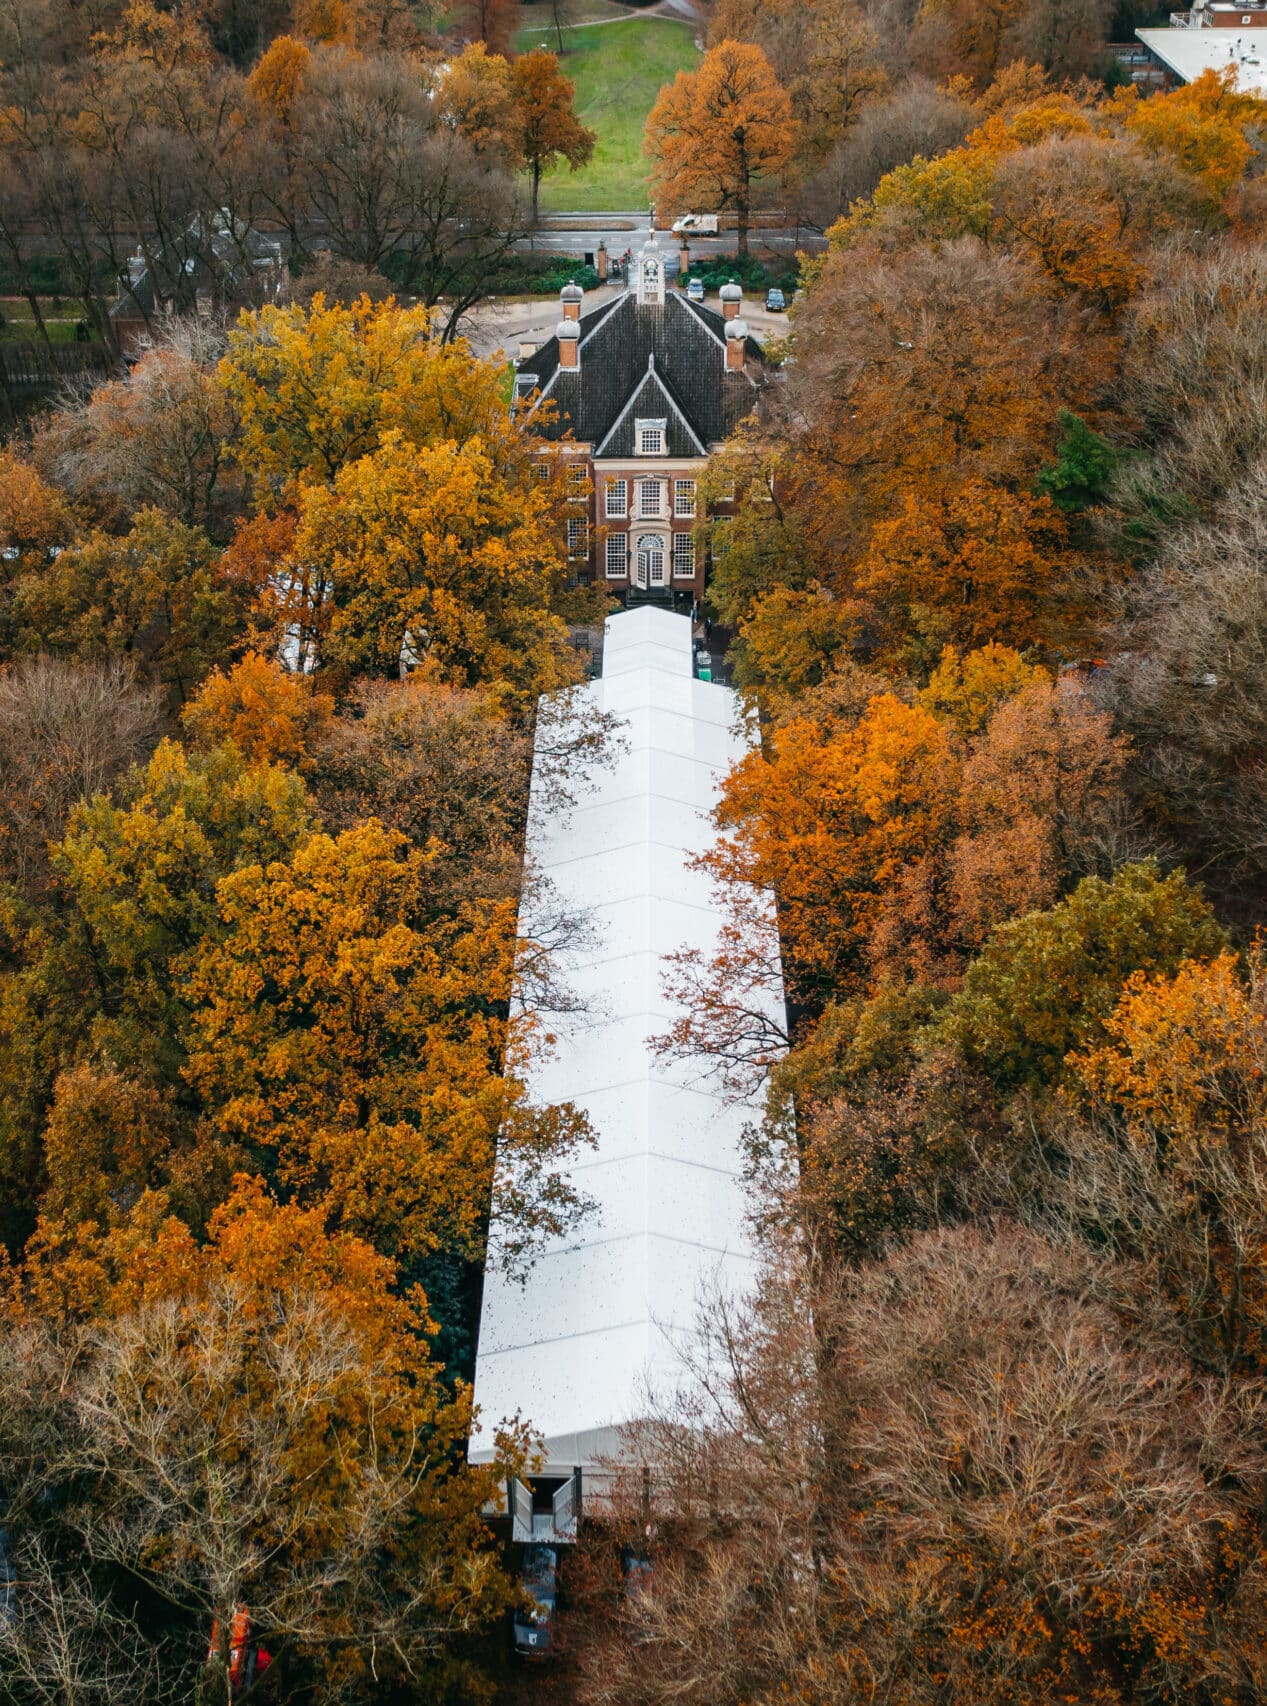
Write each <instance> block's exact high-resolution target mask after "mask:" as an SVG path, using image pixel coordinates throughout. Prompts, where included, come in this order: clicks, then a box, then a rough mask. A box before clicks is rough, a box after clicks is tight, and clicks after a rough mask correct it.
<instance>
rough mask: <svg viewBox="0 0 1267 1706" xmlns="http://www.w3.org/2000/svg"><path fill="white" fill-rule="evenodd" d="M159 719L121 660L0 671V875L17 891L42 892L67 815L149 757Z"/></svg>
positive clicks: (51, 661) (155, 702)
mask: <svg viewBox="0 0 1267 1706" xmlns="http://www.w3.org/2000/svg"><path fill="white" fill-rule="evenodd" d="M161 717H162V706H161V703H160V700H159V696H158V694H157V693H156V692H154V690H153V689H146V688H144V687H142V686H140V685H139V684H138V683H137V681H136V680H135V678H134V676H133V675H132V672H131V671H130V670H129V669H128V668H127V667H126V665H124V664H123V663H122V662H121V661H120V660H119V659H110V660H107V661H106V662H104V663H101V664H85V663H70V662H65V661H63V660H61V659H57V658H53V657H49V656H47V655H44V656H38V657H32V658H20V659H18V660H17V661H16V662H14V663H12V664H10V665H9V666H8V667H7V668H6V669H5V670H4V672H3V673H2V674H0V870H2V871H3V873H4V876H5V878H6V880H7V881H9V882H11V883H13V884H14V886H15V887H16V889H17V890H18V891H19V892H20V893H22V894H24V895H26V896H27V897H28V898H32V899H34V898H37V897H40V896H42V895H44V894H45V893H46V892H47V889H48V886H49V884H50V883H51V882H52V880H53V879H52V869H51V866H50V863H49V847H50V844H52V843H56V842H58V841H60V840H61V838H62V836H63V834H64V833H65V830H66V824H67V821H68V819H69V817H70V814H71V812H72V810H73V809H74V807H75V806H77V805H78V804H79V802H80V801H81V800H86V799H91V798H92V797H93V796H94V795H96V794H103V793H105V792H106V791H107V790H108V789H109V788H111V787H112V786H113V785H114V784H115V783H116V782H118V781H119V780H120V778H122V777H124V776H126V774H127V772H128V771H129V770H130V769H131V768H132V766H133V765H134V764H137V763H139V762H141V761H142V760H144V759H145V758H146V757H148V755H149V752H150V750H151V749H152V748H153V746H154V745H156V744H157V740H158V736H159V732H160V727H161Z"/></svg>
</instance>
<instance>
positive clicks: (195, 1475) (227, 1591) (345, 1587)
mask: <svg viewBox="0 0 1267 1706" xmlns="http://www.w3.org/2000/svg"><path fill="white" fill-rule="evenodd" d="M431 1330H432V1324H431V1322H430V1321H429V1319H428V1312H427V1300H426V1298H425V1297H424V1296H423V1295H422V1294H421V1293H420V1292H419V1291H418V1290H417V1289H414V1290H412V1291H409V1292H405V1293H404V1294H403V1295H402V1291H401V1288H400V1286H399V1283H398V1280H397V1274H396V1270H395V1268H394V1266H393V1264H392V1263H391V1262H390V1261H389V1260H387V1259H386V1258H385V1257H383V1256H382V1255H380V1254H378V1253H377V1252H375V1251H374V1250H373V1249H371V1248H370V1247H369V1246H368V1245H367V1244H365V1243H364V1242H362V1241H361V1240H359V1239H356V1238H353V1237H350V1236H348V1235H346V1234H335V1235H331V1234H330V1233H328V1231H327V1230H326V1227H325V1225H324V1223H323V1219H322V1216H321V1214H320V1212H316V1211H307V1210H303V1209H300V1208H297V1207H295V1206H293V1205H290V1206H284V1205H279V1204H278V1203H277V1202H276V1201H275V1200H273V1199H272V1198H271V1197H270V1196H269V1194H268V1193H267V1191H266V1190H265V1189H264V1188H263V1186H262V1184H261V1182H260V1181H259V1180H258V1179H249V1178H246V1177H239V1178H238V1179H237V1180H236V1181H235V1183H234V1187H233V1190H232V1192H231V1195H230V1196H229V1198H228V1200H227V1201H226V1202H225V1203H224V1204H223V1205H222V1206H221V1207H220V1208H219V1209H217V1210H216V1212H215V1214H214V1215H213V1216H212V1218H211V1222H210V1226H209V1228H208V1236H207V1238H206V1240H205V1242H203V1243H201V1244H199V1243H197V1242H195V1240H194V1238H193V1236H192V1235H191V1234H190V1232H189V1230H188V1228H187V1227H186V1226H185V1225H184V1224H183V1223H182V1222H181V1221H179V1220H177V1219H175V1218H174V1217H173V1216H172V1215H171V1214H170V1213H169V1212H168V1204H167V1201H166V1199H165V1198H164V1197H163V1195H162V1194H161V1193H146V1194H145V1195H143V1196H142V1197H140V1198H139V1199H138V1200H137V1201H136V1202H135V1204H134V1205H133V1206H132V1208H131V1209H130V1210H127V1211H122V1210H120V1211H118V1212H117V1213H116V1216H115V1219H114V1224H113V1225H112V1226H111V1227H110V1228H109V1229H108V1230H106V1231H104V1232H95V1231H93V1230H92V1229H90V1228H89V1227H80V1228H72V1227H70V1226H68V1225H66V1224H59V1223H50V1222H44V1223H43V1224H42V1225H41V1227H40V1229H39V1231H38V1232H37V1234H36V1236H35V1238H34V1239H33V1240H32V1243H31V1247H30V1250H29V1252H28V1261H27V1265H26V1268H25V1271H24V1272H23V1273H22V1274H21V1275H20V1277H19V1280H18V1283H17V1284H16V1285H15V1286H14V1288H13V1293H12V1294H11V1297H10V1299H9V1308H8V1309H7V1311H6V1312H5V1318H4V1319H3V1322H2V1323H0V1334H2V1335H3V1342H4V1344H5V1352H6V1354H5V1356H4V1357H3V1358H0V1370H2V1372H0V1383H2V1386H0V1391H2V1392H3V1398H2V1399H0V1412H3V1414H4V1423H3V1438H4V1447H5V1462H6V1486H7V1491H8V1492H9V1493H10V1494H13V1495H15V1496H13V1497H11V1498H10V1499H9V1501H8V1505H7V1509H6V1525H7V1527H8V1529H9V1539H10V1542H11V1544H13V1545H14V1546H15V1547H16V1549H17V1552H18V1555H19V1557H20V1558H21V1559H22V1562H23V1564H24V1565H26V1566H27V1568H24V1569H23V1572H22V1573H23V1577H24V1580H25V1581H26V1582H27V1583H28V1587H29V1591H24V1593H23V1594H22V1595H21V1596H19V1598H20V1600H21V1601H22V1603H21V1604H20V1605H19V1606H18V1607H17V1608H16V1611H15V1616H14V1618H13V1619H12V1620H11V1622H10V1624H9V1625H8V1626H7V1628H6V1635H7V1636H8V1637H9V1638H10V1639H9V1640H8V1641H7V1642H6V1648H5V1659H6V1661H9V1660H11V1659H12V1658H13V1656H14V1653H15V1649H19V1644H20V1649H19V1650H21V1651H23V1652H24V1653H25V1654H26V1655H28V1656H29V1657H31V1658H33V1659H36V1660H37V1661H38V1658H39V1655H40V1654H41V1651H42V1650H44V1651H46V1650H47V1643H45V1644H44V1647H43V1649H42V1648H41V1643H40V1641H39V1638H38V1637H39V1630H38V1628H36V1627H35V1626H34V1620H35V1619H36V1618H38V1616H39V1615H40V1613H41V1612H42V1613H43V1614H44V1616H45V1617H48V1616H50V1615H51V1616H53V1617H54V1618H56V1617H58V1616H59V1615H63V1614H64V1613H65V1611H66V1609H67V1608H68V1607H70V1606H73V1605H76V1604H77V1603H78V1601H77V1600H76V1599H75V1595H74V1584H75V1582H76V1580H77V1579H78V1578H79V1574H80V1570H81V1568H82V1567H83V1566H84V1565H87V1566H89V1568H90V1570H91V1574H92V1579H93V1584H94V1591H93V1593H92V1594H91V1595H90V1597H89V1601H88V1603H87V1604H85V1606H84V1608H83V1615H82V1618H81V1619H80V1620H78V1621H81V1622H82V1624H83V1628H82V1630H81V1631H77V1630H75V1629H71V1628H68V1629H67V1631H66V1638H65V1647H66V1652H67V1654H70V1653H74V1654H76V1655H78V1656H79V1657H81V1658H83V1657H86V1655H87V1654H88V1653H91V1652H93V1651H94V1648H93V1639H94V1635H95V1634H96V1633H97V1626H98V1625H99V1624H102V1623H104V1624H105V1625H107V1627H108V1626H109V1625H110V1624H111V1623H112V1622H117V1623H121V1624H122V1625H123V1627H124V1628H125V1629H126V1632H127V1634H128V1637H129V1639H128V1640H127V1642H126V1643H124V1645H125V1646H126V1649H127V1651H126V1656H125V1655H124V1654H122V1653H118V1654H111V1659H112V1663H111V1665H110V1666H109V1670H110V1672H111V1676H110V1680H111V1681H112V1683H113V1684H114V1686H113V1688H112V1689H111V1690H110V1693H111V1694H112V1695H113V1697H115V1698H127V1699H130V1700H141V1699H153V1698H155V1696H154V1694H153V1693H151V1692H150V1690H149V1689H148V1688H147V1687H146V1686H145V1685H144V1677H145V1668H146V1664H147V1663H148V1664H149V1665H150V1666H151V1667H153V1666H154V1665H155V1661H156V1660H158V1648H159V1644H160V1642H161V1648H162V1654H161V1660H159V1661H158V1662H159V1664H160V1666H161V1670H162V1672H163V1674H164V1677H165V1682H166V1685H167V1687H169V1688H173V1689H175V1690H176V1691H177V1692H178V1693H179V1695H180V1697H181V1698H184V1699H193V1698H206V1699H215V1698H219V1699H221V1700H228V1699H230V1698H232V1697H233V1695H234V1694H235V1692H236V1690H234V1689H233V1688H231V1686H230V1678H229V1657H230V1655H229V1647H230V1640H231V1633H230V1632H231V1630H232V1629H233V1627H234V1623H235V1613H236V1612H237V1611H238V1608H239V1607H244V1608H245V1609H246V1611H247V1612H248V1613H249V1616H250V1620H251V1628H252V1634H253V1640H257V1641H259V1642H260V1644H261V1646H265V1647H267V1649H268V1651H269V1652H270V1654H271V1655H272V1656H273V1657H274V1658H275V1659H280V1660H282V1663H283V1665H284V1666H285V1668H286V1669H287V1671H288V1672H289V1673H290V1674H291V1675H292V1676H293V1675H294V1674H295V1673H296V1667H298V1670H299V1673H300V1674H305V1673H306V1674H307V1675H308V1676H309V1677H310V1678H311V1679H312V1680H313V1682H314V1683H320V1681H321V1679H323V1678H324V1679H325V1681H326V1682H328V1683H330V1684H331V1686H334V1687H337V1689H338V1691H339V1692H342V1691H343V1690H344V1689H346V1688H347V1687H348V1686H349V1685H352V1684H353V1683H354V1682H355V1683H358V1684H363V1685H364V1686H365V1687H367V1688H368V1687H369V1679H370V1677H371V1676H373V1677H374V1678H375V1679H377V1685H378V1686H381V1685H382V1682H383V1680H384V1679H385V1677H386V1676H405V1675H408V1676H410V1677H413V1678H415V1679H416V1677H417V1675H418V1673H419V1671H423V1672H425V1671H426V1670H427V1669H428V1668H430V1667H431V1666H435V1667H436V1668H437V1669H439V1668H442V1667H446V1666H451V1665H452V1664H453V1662H454V1659H453V1656H452V1655H451V1654H449V1653H448V1651H447V1649H448V1643H449V1640H450V1638H451V1637H453V1636H460V1635H461V1634H463V1633H464V1632H467V1631H470V1630H473V1629H476V1628H478V1627H479V1626H480V1625H481V1624H482V1623H483V1622H484V1621H485V1619H487V1618H489V1617H492V1616H495V1615H496V1614H497V1613H498V1612H499V1611H501V1610H502V1609H503V1608H504V1606H505V1603H506V1599H507V1586H506V1582H505V1579H504V1577H503V1576H502V1574H501V1572H500V1570H499V1569H498V1567H497V1562H496V1558H495V1556H494V1554H493V1553H492V1551H491V1550H490V1547H489V1535H488V1531H487V1529H486V1527H485V1526H484V1524H483V1522H482V1521H481V1518H480V1507H481V1505H482V1503H483V1502H484V1501H485V1500H486V1499H487V1498H488V1497H489V1495H490V1493H491V1492H492V1490H493V1481H494V1476H493V1474H491V1473H490V1471H488V1470H478V1469H472V1468H470V1467H468V1466H467V1465H466V1463H465V1462H464V1454H463V1450H462V1447H463V1443H464V1441H465V1437H466V1434H467V1431H468V1428H469V1424H470V1394H469V1391H468V1390H467V1389H466V1388H464V1387H462V1386H461V1385H460V1384H459V1385H458V1387H457V1389H456V1391H454V1390H452V1389H451V1388H450V1387H449V1386H448V1385H447V1384H446V1383H445V1381H444V1380H443V1379H442V1370H441V1368H440V1366H439V1365H438V1364H437V1363H436V1362H435V1361H434V1360H433V1358H432V1356H431V1355H430V1354H429V1350H428V1343H427V1341H428V1335H429V1333H430V1332H431ZM18 1367H24V1368H25V1370H26V1378H25V1379H24V1380H23V1381H17V1380H14V1379H13V1378H12V1372H11V1371H14V1370H16V1369H17V1368H18ZM58 1370H60V1371H61V1378H60V1379H59V1378H58V1377H57V1372H58ZM53 1511H55V1512H56V1515H55V1516H53V1515H52V1512H53ZM70 1559H73V1567H72V1566H71V1565H70V1563H69V1562H68V1560H70ZM46 1563H47V1564H48V1565H50V1566H51V1567H49V1568H45V1567H43V1566H44V1565H45V1564H46ZM124 1580H125V1581H127V1582H128V1583H129V1584H130V1591H129V1593H128V1594H127V1595H126V1596H123V1598H122V1600H121V1603H120V1606H119V1607H117V1608H116V1607H112V1606H111V1603H110V1597H111V1596H110V1584H111V1582H112V1581H124ZM137 1582H143V1583H145V1584H147V1586H148V1588H149V1590H150V1591H151V1592H152V1593H154V1594H155V1595H156V1596H157V1597H158V1598H160V1599H161V1601H162V1603H163V1606H164V1615H163V1618H162V1619H161V1620H160V1622H161V1629H162V1633H161V1634H160V1633H159V1632H158V1631H157V1630H155V1629H154V1628H153V1627H151V1626H150V1625H149V1623H148V1622H147V1620H146V1619H143V1618H142V1619H137V1620H136V1621H135V1622H133V1618H135V1616H136V1614H135V1612H134V1611H132V1610H131V1609H130V1608H131V1607H132V1606H133V1605H134V1602H135V1599H136V1592H135V1587H136V1584H137ZM40 1590H43V1593H41V1591H40ZM71 1621H72V1623H73V1622H75V1621H76V1620H75V1619H72V1620H71ZM173 1625H174V1627H175V1630H176V1631H178V1632H179V1634H178V1637H177V1638H174V1639H173ZM209 1640H210V1642H211V1650H210V1655H208V1641H209ZM94 1656H95V1655H94ZM204 1666H209V1667H210V1674H209V1673H208V1672H207V1671H204V1670H203V1667H204ZM5 1668H6V1674H7V1675H9V1676H12V1674H13V1673H12V1671H11V1670H9V1668H8V1663H7V1662H6V1667H5ZM32 1668H36V1669H37V1670H38V1668H39V1666H38V1663H37V1665H36V1666H34V1667H32ZM279 1668H280V1667H279ZM200 1673H201V1674H200ZM262 1674H263V1672H261V1675H262ZM336 1678H337V1683H336V1682H335V1680H334V1679H336ZM204 1691H205V1692H204ZM319 1692H321V1693H325V1692H327V1690H326V1688H324V1687H320V1688H319ZM358 1692H359V1689H358Z"/></svg>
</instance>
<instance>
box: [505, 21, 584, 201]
mask: <svg viewBox="0 0 1267 1706" xmlns="http://www.w3.org/2000/svg"><path fill="white" fill-rule="evenodd" d="M510 87H511V93H512V94H513V96H514V100H515V108H516V142H517V144H518V153H519V154H520V156H521V157H522V159H523V162H524V164H525V165H526V166H527V168H528V179H529V182H530V183H531V185H532V217H533V221H534V223H535V221H536V218H537V206H538V202H539V200H540V196H541V179H542V176H543V174H545V173H546V172H549V171H551V170H552V169H553V168H554V167H555V166H557V165H558V164H559V162H560V161H565V162H566V163H567V165H568V166H570V167H571V168H572V170H573V171H575V170H576V169H577V167H578V166H584V165H586V164H587V162H588V161H590V160H592V159H593V157H594V144H595V142H596V141H597V140H598V138H597V137H596V135H595V133H594V132H593V131H592V130H590V129H589V127H588V126H587V125H584V124H582V123H581V121H580V119H579V118H577V116H576V108H575V105H574V103H575V99H576V85H575V83H573V82H572V81H571V80H570V79H569V78H567V77H565V76H564V75H563V73H562V71H560V69H559V62H558V59H557V58H556V57H555V55H554V54H552V53H547V52H546V50H545V49H544V48H541V47H536V48H533V50H532V52H531V53H525V54H521V55H520V57H519V58H518V59H517V60H516V61H515V63H514V65H513V66H512V67H511V71H510Z"/></svg>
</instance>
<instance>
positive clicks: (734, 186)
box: [644, 41, 797, 255]
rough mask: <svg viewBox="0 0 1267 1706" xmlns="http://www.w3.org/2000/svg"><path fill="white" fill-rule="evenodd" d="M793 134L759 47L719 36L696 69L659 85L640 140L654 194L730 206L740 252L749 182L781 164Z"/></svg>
mask: <svg viewBox="0 0 1267 1706" xmlns="http://www.w3.org/2000/svg"><path fill="white" fill-rule="evenodd" d="M796 140H797V130H796V120H795V118H794V116H793V113H792V102H791V99H790V98H789V96H788V93H787V90H786V89H785V88H784V87H783V85H782V84H781V83H780V82H779V80H778V78H777V77H776V76H775V74H774V72H773V70H772V69H771V66H770V62H769V60H768V59H767V58H766V56H765V54H764V53H762V51H761V49H760V48H759V47H754V46H752V45H751V44H750V43H747V42H738V41H723V42H718V44H717V46H716V47H713V48H710V49H709V51H708V52H707V53H706V54H705V55H704V58H703V61H702V62H701V64H700V66H699V68H698V70H695V71H679V72H678V74H677V76H676V78H675V79H674V80H673V82H672V83H669V84H667V85H666V86H665V87H664V88H663V89H661V91H660V94H659V96H658V98H657V100H656V103H655V105H654V106H653V107H652V109H651V112H650V114H649V115H648V117H647V128H646V138H645V142H644V147H645V149H646V152H647V154H648V155H649V156H650V158H651V161H652V172H651V178H652V188H653V191H654V194H655V196H656V199H657V201H661V202H663V203H664V204H666V205H667V206H669V207H671V208H675V209H676V208H687V207H699V208H702V209H704V210H706V211H707V210H714V209H721V208H727V207H733V208H734V210H735V219H736V226H737V233H738V248H739V253H740V254H741V255H746V254H747V253H748V227H749V224H750V222H751V215H752V196H753V189H754V186H755V184H756V183H757V182H758V181H760V180H761V179H763V178H772V177H774V176H776V175H777V174H778V173H779V172H781V171H782V170H783V169H784V167H785V166H787V165H788V163H789V162H790V160H791V159H792V155H793V153H794V151H795V148H796Z"/></svg>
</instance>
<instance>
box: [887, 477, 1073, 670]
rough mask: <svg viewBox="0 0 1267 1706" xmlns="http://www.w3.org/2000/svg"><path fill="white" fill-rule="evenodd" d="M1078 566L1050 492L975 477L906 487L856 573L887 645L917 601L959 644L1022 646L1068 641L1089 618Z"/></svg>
mask: <svg viewBox="0 0 1267 1706" xmlns="http://www.w3.org/2000/svg"><path fill="white" fill-rule="evenodd" d="M1079 568H1080V564H1079V560H1078V558H1077V557H1075V556H1074V555H1073V554H1072V553H1071V552H1070V550H1069V548H1068V528H1067V526H1066V523H1065V520H1064V517H1063V516H1062V515H1061V514H1060V512H1059V511H1058V510H1057V509H1056V508H1055V507H1054V506H1053V504H1052V502H1051V499H1050V498H1047V497H1037V498H1036V497H1030V496H1029V495H1028V494H1024V493H1021V494H1014V493H1012V492H1009V491H1007V490H1006V489H1005V488H1004V487H1001V486H994V485H987V484H986V483H985V482H983V481H971V482H969V483H968V484H966V485H963V486H961V487H959V488H957V489H956V490H953V491H951V492H948V493H944V494H939V493H938V492H937V491H936V490H935V489H932V490H930V489H928V488H927V487H924V488H922V489H921V488H916V489H914V490H908V491H906V492H905V493H903V494H902V495H901V501H900V506H899V507H897V508H896V509H895V511H894V513H893V514H892V515H891V516H889V517H887V518H886V519H884V520H882V521H880V522H879V523H878V524H877V525H876V527H875V529H874V530H873V532H872V534H871V541H870V545H869V547H868V550H867V553H866V555H865V556H864V557H863V558H862V560H861V562H860V563H859V565H858V568H857V571H856V573H857V585H858V589H859V591H860V592H862V593H864V594H866V595H868V596H869V597H870V598H871V599H872V600H873V601H874V607H875V613H876V615H877V617H878V620H879V626H880V629H881V632H882V633H883V635H884V636H885V638H886V640H887V641H888V643H889V644H890V645H891V644H892V643H893V642H894V641H895V640H900V639H901V638H902V637H904V636H905V635H907V634H908V633H909V632H910V631H911V629H912V626H913V625H914V624H913V622H912V612H913V611H914V610H915V608H916V607H919V608H920V609H922V610H924V611H927V612H930V613H931V614H932V615H933V617H934V619H935V621H936V622H937V624H938V625H939V626H941V627H943V629H944V633H945V636H946V638H947V639H949V640H951V641H953V642H954V643H956V644H958V645H961V646H964V647H967V648H972V647H974V646H981V645H985V644H987V643H989V642H990V641H991V640H998V641H1001V642H1002V643H1003V644H1005V645H1009V646H1019V647H1021V648H1022V649H1023V648H1025V647H1028V646H1036V645H1037V646H1043V645H1048V646H1049V645H1051V644H1052V643H1053V642H1054V641H1056V640H1058V639H1061V638H1065V637H1066V636H1068V634H1069V633H1070V631H1071V629H1072V628H1073V627H1074V624H1075V622H1076V620H1077V617H1078V615H1079V614H1080V613H1083V614H1085V594H1084V593H1083V592H1082V589H1081V588H1080V586H1079V584H1078V578H1077V577H1078V572H1079Z"/></svg>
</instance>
